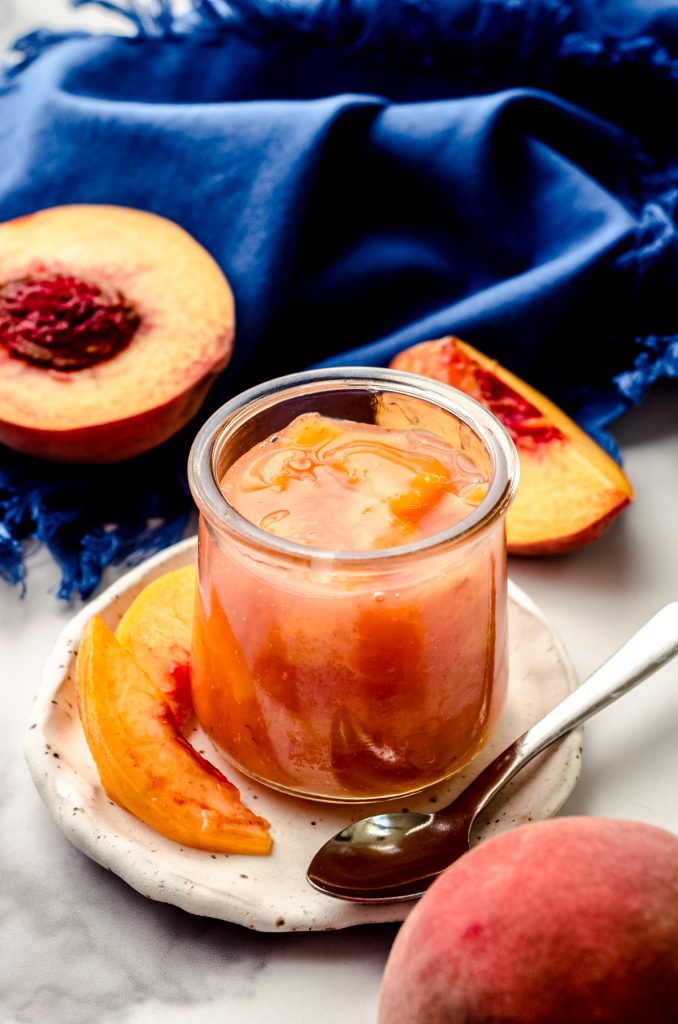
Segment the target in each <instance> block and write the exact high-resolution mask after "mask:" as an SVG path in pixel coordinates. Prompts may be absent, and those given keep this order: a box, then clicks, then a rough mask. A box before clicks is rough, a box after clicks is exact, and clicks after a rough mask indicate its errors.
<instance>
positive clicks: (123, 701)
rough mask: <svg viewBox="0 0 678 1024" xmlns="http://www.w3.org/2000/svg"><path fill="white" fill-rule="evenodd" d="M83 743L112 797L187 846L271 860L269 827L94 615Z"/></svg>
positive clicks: (86, 638)
mask: <svg viewBox="0 0 678 1024" xmlns="http://www.w3.org/2000/svg"><path fill="white" fill-rule="evenodd" d="M77 688H78V706H79V710H80V718H81V721H82V726H83V730H84V733H85V738H86V740H87V743H88V746H89V748H90V751H91V753H92V756H93V758H94V761H95V763H96V765H97V768H98V770H99V775H100V777H101V781H102V784H103V786H104V789H105V790H106V792H107V793H108V795H109V797H110V798H111V799H112V800H114V801H115V802H116V803H118V804H120V805H121V806H122V807H124V808H126V809H127V810H128V811H130V812H131V813H132V814H133V815H135V817H137V818H139V819H140V820H141V821H143V822H145V823H146V824H147V825H150V826H151V828H154V829H156V831H158V832H160V833H162V835H164V836H166V837H167V838H168V839H172V840H174V841H175V842H177V843H180V844H182V845H184V846H191V847H195V848H197V849H202V850H210V851H212V852H215V853H247V854H267V853H269V852H270V850H271V838H270V836H269V834H268V822H267V821H265V820H264V819H263V818H260V817H258V816H257V815H255V814H253V813H252V812H251V811H250V810H248V808H247V807H245V806H244V804H242V803H241V801H240V796H239V793H238V790H237V789H236V788H235V786H233V785H232V784H231V783H230V782H229V781H228V779H226V777H225V776H224V775H222V773H221V772H220V771H218V769H217V768H215V767H214V766H213V765H211V764H210V763H209V762H208V761H206V760H205V759H204V758H203V757H201V755H200V754H199V753H198V752H197V751H196V750H194V749H193V748H192V747H191V746H190V744H189V743H188V741H187V740H186V739H184V737H183V736H182V735H181V733H180V731H179V728H178V725H177V722H176V719H175V717H174V714H173V712H172V710H171V708H170V705H169V703H168V701H167V700H166V699H165V696H164V695H163V693H162V692H161V691H160V690H159V689H158V687H157V686H156V685H155V683H153V682H152V680H151V678H150V677H149V676H148V675H147V674H146V672H144V670H143V669H142V668H141V667H140V665H139V664H138V663H137V661H136V659H135V657H134V655H133V654H132V653H131V652H130V651H129V650H128V649H127V648H126V647H123V645H122V644H121V643H120V642H119V641H118V639H117V638H116V636H115V635H114V633H112V632H111V630H110V629H109V628H108V626H107V625H106V624H105V623H104V621H103V619H101V618H100V617H99V616H95V617H94V618H92V619H91V620H90V622H89V623H88V625H87V627H86V629H85V632H84V635H83V639H82V642H81V645H80V649H79V652H78V659H77Z"/></svg>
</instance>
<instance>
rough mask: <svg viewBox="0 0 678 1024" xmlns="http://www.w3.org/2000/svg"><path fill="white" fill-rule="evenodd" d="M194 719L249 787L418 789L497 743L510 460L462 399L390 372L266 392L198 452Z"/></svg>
mask: <svg viewBox="0 0 678 1024" xmlns="http://www.w3.org/2000/svg"><path fill="white" fill-rule="evenodd" d="M190 469H191V486H192V489H193V493H194V496H195V498H196V501H197V503H198V507H199V509H200V513H201V515H200V527H199V561H198V580H199V596H198V606H197V609H196V620H195V630H194V644H193V655H192V688H193V702H194V707H195V710H196V714H197V717H198V720H199V721H200V723H201V725H202V726H203V728H204V729H205V730H206V732H207V733H208V734H209V735H210V736H211V737H212V738H213V739H214V741H215V742H216V743H217V744H218V746H219V747H220V748H221V749H222V750H223V751H224V753H225V754H226V756H227V757H228V758H229V759H230V760H231V761H232V762H233V763H234V764H235V765H236V766H237V767H238V768H240V769H241V770H242V771H244V772H246V773H247V774H248V775H250V776H252V777H253V778H255V779H258V780H259V781H261V782H264V783H266V784H268V785H271V786H274V787H276V788H278V789H281V790H284V791H287V792H291V793H295V794H298V795H301V796H307V797H313V798H318V799H324V800H336V801H351V800H360V801H365V800H376V799H384V798H387V797H392V796H396V795H405V794H408V793H413V792H417V791H419V790H421V789H424V788H426V787H427V786H430V785H432V784H434V783H436V782H439V781H441V780H442V779H444V778H446V777H448V776H449V775H451V774H453V773H454V772H456V771H458V770H459V769H461V768H462V767H463V766H464V765H465V764H467V763H468V761H469V760H470V759H471V758H472V757H473V756H474V755H475V754H476V752H477V751H478V750H479V749H480V747H481V746H482V745H483V744H484V743H485V741H486V740H487V738H488V736H489V735H490V734H491V732H492V730H493V728H494V726H495V724H496V721H497V718H498V716H499V713H500V711H501V709H502V706H503V703H504V698H505V693H506V686H507V655H506V603H507V598H506V558H505V535H504V515H505V512H506V509H507V508H508V505H509V503H510V500H511V498H512V496H513V492H514V489H515V477H516V459H515V452H514V450H513V447H512V444H511V442H510V440H509V438H508V437H507V435H506V434H505V432H504V430H503V428H502V427H501V425H500V424H499V423H498V422H497V421H496V420H495V419H494V417H493V416H491V414H489V413H488V412H487V411H486V410H485V409H483V407H482V406H480V405H478V403H476V402H474V401H473V400H472V399H469V398H467V397H466V396H464V395H462V394H461V393H459V392H456V391H454V390H453V389H451V388H449V387H447V386H446V385H443V384H438V383H435V382H432V381H428V380H424V379H423V378H418V377H415V376H413V375H411V374H403V373H396V372H393V371H387V370H369V371H368V370H364V369H360V370H358V369H355V370H346V369H343V368H342V369H341V370H326V371H315V372H311V373H308V374H300V375H295V376H293V377H288V378H281V379H279V380H276V381H272V382H269V383H268V384H265V385H262V386H260V387H258V388H255V389H253V390H252V391H251V392H248V393H246V394H245V395H243V396H240V397H239V398H236V399H234V400H233V401H232V402H230V403H229V404H228V405H227V406H225V407H224V408H223V409H221V410H219V412H217V413H216V414H215V415H214V416H213V417H212V419H211V420H210V421H208V423H207V424H206V425H205V427H204V428H203V430H202V431H201V433H200V434H199V436H198V438H197V439H196V443H195V445H194V449H193V452H192V454H191V467H190Z"/></svg>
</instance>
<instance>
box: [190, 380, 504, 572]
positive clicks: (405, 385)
mask: <svg viewBox="0 0 678 1024" xmlns="http://www.w3.org/2000/svg"><path fill="white" fill-rule="evenodd" d="M304 386H307V387H306V388H305V391H307V392H308V391H318V392H327V391H332V390H336V389H337V388H339V389H341V388H344V387H346V388H348V387H353V388H356V387H357V388H365V390H368V391H372V392H374V394H379V393H381V392H383V391H388V392H390V393H392V394H396V395H403V396H405V397H408V398H417V399H420V400H422V401H425V402H428V403H429V404H432V405H435V406H438V407H439V408H442V409H443V410H445V411H446V412H449V413H451V414H452V415H453V416H456V417H457V418H458V419H459V420H461V421H462V422H464V423H465V424H466V425H467V426H468V427H469V428H470V429H471V430H473V431H474V432H475V433H476V434H477V435H478V436H480V437H481V438H482V439H483V440H484V442H485V444H486V446H487V448H488V449H489V451H490V454H491V457H492V462H493V476H492V482H491V484H490V487H489V489H488V492H487V494H486V496H485V497H484V498H483V500H482V501H481V503H480V504H479V505H478V506H477V507H476V508H475V509H473V511H471V512H470V513H469V514H468V515H467V516H465V517H464V518H463V519H462V520H460V522H458V523H456V524H455V525H454V526H452V527H450V529H449V530H445V531H443V532H441V533H436V534H432V535H431V536H429V537H424V538H422V539H421V540H418V541H415V542H414V543H412V544H403V545H400V546H398V547H393V548H380V549H376V550H369V551H335V550H332V549H327V548H315V547H310V546H309V545H306V544H297V543H295V542H294V541H288V540H285V539H283V538H282V537H278V536H276V535H275V534H272V533H269V532H267V531H266V530H262V529H261V528H260V527H258V526H255V525H254V523H252V522H250V520H249V519H245V517H244V516H241V515H240V513H239V512H236V510H235V509H234V508H233V506H232V505H230V504H229V502H228V501H227V500H226V498H225V497H224V495H223V493H222V491H221V488H220V487H219V482H218V480H217V478H216V475H215V472H214V459H213V455H214V449H215V445H216V442H217V441H218V439H219V437H220V435H221V433H222V430H223V428H224V426H225V425H226V424H227V423H228V422H229V421H233V420H234V419H235V418H236V417H237V416H238V414H239V413H243V412H244V411H245V410H246V409H251V408H252V407H255V410H256V407H258V408H259V409H261V410H264V409H266V408H267V407H269V406H271V405H273V404H275V403H276V402H277V401H278V400H280V399H283V398H285V397H288V396H291V395H292V394H294V393H299V390H300V388H304ZM302 393H303V392H302ZM518 474H519V464H518V455H517V452H516V449H515V446H514V444H513V441H512V440H511V438H510V437H509V435H508V433H507V432H506V429H505V427H504V426H503V424H501V423H500V422H499V420H498V419H497V418H496V416H494V415H493V414H492V413H491V412H490V411H489V410H488V409H486V408H485V406H484V405H481V403H480V402H478V401H477V400H476V399H475V398H471V396H470V395H467V394H465V393H464V392H462V391H459V390H457V389H456V388H453V387H451V386H450V385H448V384H443V383H442V382H440V381H436V380H433V379H431V378H428V377H422V376H421V375H419V374H414V373H406V372H404V371H400V370H387V369H383V368H381V367H378V368H373V367H365V366H349V367H345V366H341V367H330V368H327V369H320V370H307V371H304V372H301V373H293V374H288V375H287V376H284V377H276V378H274V379H272V380H268V381H265V382H263V383H262V384H257V385H256V386H255V387H253V388H250V389H249V390H247V391H243V392H241V393H240V394H238V395H236V396H235V397H234V398H232V399H231V400H230V401H228V402H226V403H225V404H224V405H222V406H221V407H220V408H219V409H217V410H216V412H214V413H213V414H212V416H210V418H209V419H208V420H207V421H206V422H205V424H204V425H203V426H202V427H201V429H200V430H199V431H198V434H197V436H196V438H195V440H194V442H193V445H192V447H191V451H190V454H189V459H188V479H189V485H190V488H191V493H192V494H193V498H194V500H195V502H196V505H197V506H198V510H199V512H200V513H201V514H203V515H205V516H206V517H207V519H208V520H211V521H212V523H213V524H214V525H216V526H217V527H219V528H224V527H225V528H226V529H228V530H230V531H231V532H232V533H233V534H234V535H235V536H236V537H238V538H239V539H241V540H245V541H248V542H249V543H251V544H254V545H255V546H256V547H258V548H260V549H262V550H265V551H266V552H268V553H271V552H277V553H278V554H280V555H282V556H286V557H287V558H288V559H292V560H295V561H296V560H303V561H304V562H306V563H308V561H309V560H311V559H312V560H313V562H314V563H322V562H324V561H326V562H328V563H333V564H336V563H337V562H339V563H341V564H343V565H345V566H347V567H348V566H349V565H351V564H355V565H356V566H359V565H364V564H365V563H366V562H370V563H376V562H380V561H381V562H385V561H388V562H389V563H392V562H393V561H395V560H396V559H400V558H408V557H411V556H412V555H415V554H419V553H424V552H431V551H432V550H435V551H438V550H440V549H441V548H442V547H448V546H450V545H456V544H459V543H460V542H462V541H465V540H466V539H467V538H469V537H470V536H471V535H472V534H475V533H477V532H478V531H480V530H482V529H483V528H484V527H486V526H487V525H488V524H489V523H491V522H492V521H494V520H495V519H496V518H497V517H499V516H500V515H502V514H503V513H504V512H506V510H507V509H508V506H509V505H510V504H511V501H512V500H513V497H514V495H515V492H516V488H517V485H518Z"/></svg>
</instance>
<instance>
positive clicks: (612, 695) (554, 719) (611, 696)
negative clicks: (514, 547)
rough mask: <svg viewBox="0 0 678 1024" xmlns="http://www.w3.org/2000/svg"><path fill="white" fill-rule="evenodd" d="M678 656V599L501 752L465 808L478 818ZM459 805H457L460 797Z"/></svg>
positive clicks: (471, 788) (465, 800)
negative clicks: (567, 739)
mask: <svg viewBox="0 0 678 1024" xmlns="http://www.w3.org/2000/svg"><path fill="white" fill-rule="evenodd" d="M676 654H678V602H676V601H674V602H672V603H671V604H667V605H666V606H665V607H664V608H662V609H661V611H658V612H657V613H656V615H653V617H652V618H651V619H650V620H649V621H648V622H646V623H645V625H644V626H641V628H640V629H639V630H638V632H637V633H634V634H633V636H632V637H631V638H630V639H629V640H627V641H626V643H625V644H624V645H623V647H620V649H619V650H618V651H617V652H616V654H613V655H612V657H611V658H610V659H609V660H608V661H606V662H605V663H604V664H603V665H601V667H600V668H599V669H597V670H596V671H595V672H594V673H593V674H592V675H590V676H589V677H588V679H586V680H585V682H583V683H582V684H581V685H580V686H579V687H577V689H576V690H574V691H573V693H571V694H569V695H568V696H567V697H566V698H565V700H563V701H561V702H560V704H557V705H556V707H555V708H553V710H552V711H549V712H548V713H547V714H546V715H545V716H544V717H543V718H542V719H541V720H540V721H539V722H537V723H536V725H533V726H532V727H531V728H530V729H528V730H527V732H524V733H523V735H522V736H519V737H518V739H517V740H515V741H514V742H513V743H512V744H511V745H510V746H509V747H507V748H506V750H504V751H503V752H502V753H501V754H499V756H498V757H496V758H495V759H494V761H492V762H491V764H489V765H488V766H487V768H485V769H484V770H483V771H482V772H481V773H480V775H479V776H478V777H477V778H476V779H474V781H473V782H472V783H471V784H470V786H468V788H467V789H466V790H465V792H464V793H463V794H462V797H461V798H460V799H463V803H464V806H465V808H467V809H468V810H469V811H470V810H471V809H472V810H473V814H474V816H475V814H477V813H478V812H479V811H481V810H482V809H483V808H484V807H485V806H486V805H487V804H488V803H489V802H490V800H492V798H493V797H494V796H495V795H496V794H497V793H498V792H499V790H500V789H501V788H502V787H503V786H505V785H506V783H507V782H509V781H510V780H511V779H512V778H513V776H514V775H515V774H516V773H517V772H519V771H520V769H521V768H523V767H524V765H526V764H527V763H528V761H531V760H532V758H533V757H536V755H537V754H539V753H541V751H542V750H544V749H545V748H546V747H548V746H549V745H550V744H551V743H554V742H555V740H557V739H560V737H561V736H564V735H565V734H566V733H568V732H571V730H572V729H575V728H576V727H577V726H578V725H581V723H582V722H584V721H585V720H586V719H587V718H590V717H591V715H595V714H596V712H597V711H601V710H602V709H603V708H605V707H607V705H608V704H612V702H613V701H615V700H617V698H618V697H621V696H622V695H623V694H625V693H626V692H627V691H628V690H630V689H632V688H633V687H634V686H636V685H637V684H638V683H640V682H642V680H643V679H646V678H647V677H648V676H649V675H651V674H652V673H653V672H655V671H656V670H657V669H658V668H661V666H662V665H664V664H665V663H666V662H667V661H669V660H670V659H671V658H673V657H675V655H676ZM455 805H456V806H457V807H458V806H459V800H457V801H455ZM440 813H442V814H444V813H445V812H444V810H443V811H442V812H440Z"/></svg>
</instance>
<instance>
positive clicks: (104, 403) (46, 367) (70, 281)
mask: <svg viewBox="0 0 678 1024" xmlns="http://www.w3.org/2000/svg"><path fill="white" fill-rule="evenodd" d="M233 337H234V309H233V295H232V292H231V289H230V286H229V284H228V282H227V280H226V278H225V277H224V275H223V273H222V272H221V270H220V268H219V267H218V266H217V264H216V263H215V261H214V260H213V259H212V257H211V256H210V255H209V253H208V252H207V251H206V250H205V249H204V248H203V247H202V246H201V245H199V244H198V242H196V241H195V239H194V238H192V237H191V236H190V235H189V234H187V233H186V232H185V231H184V230H183V229H182V228H180V227H179V226H178V225H177V224H174V223H173V222H172V221H169V220H167V219H165V218H164V217H158V216H156V215H155V214H152V213H147V212H145V211H143V210H135V209H130V208H128V207H117V206H93V205H74V206H58V207H53V208H51V209H47V210H42V211H40V212H38V213H33V214H29V215H28V216H25V217H19V218H17V219H16V220H10V221H6V222H5V223H3V224H0V442H1V443H3V444H6V445H9V446H10V447H11V448H16V449H17V450H18V451H22V452H26V453H27V454H29V455H36V456H40V457H42V458H47V459H54V460H56V461H61V462H84V463H93V462H117V461H120V460H122V459H127V458H130V457H131V456H134V455H139V454H140V453H142V452H144V451H147V450H148V449H150V448H153V447H155V446H156V445H157V444H160V442H161V441H164V440H166V439H167V438H168V437H170V436H171V435H172V434H174V433H176V431H177V430H179V429H180V428H181V427H182V426H183V425H184V424H185V423H187V422H188V421H189V420H190V419H191V418H192V417H193V416H194V415H195V413H197V411H198V410H199V408H200V406H201V405H202V403H203V401H204V399H205V397H206V395H207V392H208V390H209V388H210V386H211V384H212V383H213V382H214V380H215V378H216V376H217V374H219V373H220V372H221V370H223V368H224V367H225V366H226V364H227V363H228V361H229V359H230V356H231V351H232V348H233Z"/></svg>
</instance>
